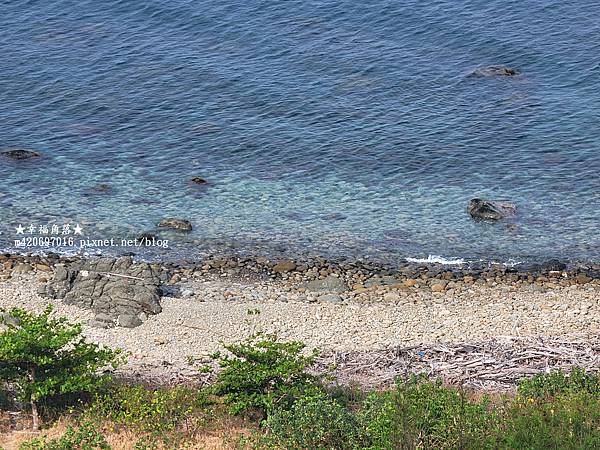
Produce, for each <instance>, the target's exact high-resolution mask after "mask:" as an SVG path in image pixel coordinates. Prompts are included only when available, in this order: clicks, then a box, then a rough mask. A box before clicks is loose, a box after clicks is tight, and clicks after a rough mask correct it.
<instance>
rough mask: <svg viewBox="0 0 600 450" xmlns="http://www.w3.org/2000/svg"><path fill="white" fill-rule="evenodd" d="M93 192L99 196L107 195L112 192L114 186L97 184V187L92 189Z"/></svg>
mask: <svg viewBox="0 0 600 450" xmlns="http://www.w3.org/2000/svg"><path fill="white" fill-rule="evenodd" d="M90 191H91V192H97V193H99V194H105V193H107V192H110V191H112V186H111V185H110V184H107V183H100V184H97V185H96V186H93V187H92V188H91V189H90Z"/></svg>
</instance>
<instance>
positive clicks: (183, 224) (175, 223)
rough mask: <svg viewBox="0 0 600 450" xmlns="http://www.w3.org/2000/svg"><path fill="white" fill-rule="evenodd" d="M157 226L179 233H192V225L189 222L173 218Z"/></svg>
mask: <svg viewBox="0 0 600 450" xmlns="http://www.w3.org/2000/svg"><path fill="white" fill-rule="evenodd" d="M157 226H158V227H159V228H171V229H173V230H178V231H192V223H191V222H190V221H189V220H186V219H176V218H173V217H169V218H166V219H163V220H161V221H160V222H159V223H158V225H157Z"/></svg>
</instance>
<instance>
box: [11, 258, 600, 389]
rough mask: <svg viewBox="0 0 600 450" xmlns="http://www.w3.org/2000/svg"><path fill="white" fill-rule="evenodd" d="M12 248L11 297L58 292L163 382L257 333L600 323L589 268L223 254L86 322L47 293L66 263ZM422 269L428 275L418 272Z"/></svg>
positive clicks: (430, 336)
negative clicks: (467, 268) (141, 310)
mask: <svg viewBox="0 0 600 450" xmlns="http://www.w3.org/2000/svg"><path fill="white" fill-rule="evenodd" d="M3 258H4V259H3V262H2V265H3V271H2V272H1V275H0V279H2V281H1V282H0V308H5V309H8V308H11V307H20V308H26V309H30V310H36V311H39V310H42V309H43V308H44V307H45V306H46V305H48V304H49V303H52V304H53V305H54V307H55V311H56V314H58V315H63V316H67V317H69V318H70V319H71V320H73V321H77V322H81V323H83V324H84V332H85V335H86V336H87V337H89V338H90V339H91V340H93V341H96V342H99V343H102V344H104V345H107V346H109V347H112V348H121V349H123V350H124V351H125V352H126V353H127V354H128V355H129V357H128V360H129V362H128V363H127V365H125V366H124V367H122V368H121V369H119V373H120V374H122V375H124V376H127V377H133V378H136V379H147V380H154V381H159V382H161V383H163V382H164V383H170V382H180V381H182V380H194V379H199V378H201V376H200V374H199V371H198V368H199V367H200V366H201V365H203V364H206V363H209V362H210V358H209V355H210V354H211V353H212V352H214V351H217V350H222V349H223V345H224V344H227V343H232V342H237V341H240V340H242V339H245V338H246V337H248V336H250V335H252V334H254V333H257V332H264V333H270V334H276V335H277V336H278V337H280V338H281V339H285V340H299V341H302V342H304V343H306V345H307V347H308V348H318V349H320V350H321V351H322V352H324V353H325V354H331V353H332V352H342V353H348V352H359V353H361V354H363V355H364V354H368V353H370V352H381V351H385V350H389V349H395V348H414V347H418V346H425V347H426V346H432V345H437V344H443V345H453V344H457V343H467V344H468V343H477V342H482V341H486V340H490V339H495V338H498V337H503V336H504V337H506V336H511V337H538V336H546V337H553V338H556V337H564V338H565V339H570V338H572V337H576V338H577V339H579V340H581V339H584V340H585V339H586V336H587V337H590V339H591V338H592V337H594V336H597V335H598V332H599V331H600V280H598V279H596V278H593V277H590V276H588V275H585V274H583V272H581V271H575V272H569V271H552V270H548V271H546V272H547V273H546V275H542V274H540V273H537V274H535V273H532V272H531V273H518V272H517V273H514V272H513V273H508V274H507V273H504V275H496V277H492V273H494V272H493V271H491V272H489V271H488V272H482V273H480V274H479V275H477V276H473V275H465V274H464V272H463V273H462V275H461V277H460V278H456V277H455V275H456V273H457V270H459V269H454V272H452V271H448V270H446V271H442V270H441V269H439V268H438V269H431V271H427V269H423V268H421V269H419V268H417V269H415V268H412V269H410V270H413V272H412V273H411V274H409V275H406V274H407V272H408V270H407V269H406V268H404V269H399V270H398V271H393V270H389V269H388V270H387V271H386V272H385V273H387V274H381V273H379V274H372V273H364V270H360V269H358V270H357V269H354V270H351V271H350V272H344V270H343V268H340V267H339V266H332V265H326V264H324V265H323V266H324V267H328V268H326V269H323V268H321V269H318V266H317V267H316V268H314V267H313V268H310V264H308V265H307V267H306V268H305V267H303V266H302V265H300V264H296V263H295V262H290V261H280V262H269V261H265V260H259V262H258V263H257V262H252V263H247V262H246V263H240V262H237V263H236V264H232V263H230V262H224V261H227V260H224V259H220V260H215V261H217V262H216V263H215V261H213V262H205V263H204V264H198V265H196V266H195V267H180V268H174V269H172V270H171V272H170V273H171V278H170V280H169V283H168V284H169V287H170V289H171V290H172V292H173V294H172V295H165V296H163V297H162V298H161V300H160V303H161V306H162V312H160V313H159V314H156V315H151V316H149V317H148V318H147V320H145V321H144V323H142V324H141V325H140V326H138V327H135V328H123V327H114V328H108V329H105V328H97V327H93V326H89V325H87V324H88V323H90V322H91V318H92V314H91V313H90V311H89V310H86V309H82V308H79V307H77V306H73V305H67V304H65V303H64V302H62V301H61V300H56V299H49V298H47V297H45V296H42V295H41V294H40V293H39V292H41V290H40V288H41V287H43V286H44V285H45V283H46V282H47V281H48V280H49V279H51V278H52V276H53V271H54V268H53V265H54V264H59V263H57V262H56V261H51V260H47V259H45V258H39V257H33V258H27V257H9V256H4V257H3ZM233 260H234V259H230V260H229V261H233ZM261 264H262V266H260V265H261ZM231 266H235V267H231ZM257 267H258V268H257ZM252 269H254V270H252ZM299 270H300V271H299ZM414 270H417V272H418V271H420V272H422V273H423V275H421V276H420V277H416V278H412V277H411V276H414V275H415V273H414ZM502 270H505V269H502ZM588 273H590V272H589V271H588ZM509 280H512V281H509ZM590 342H591V341H590ZM595 351H596V352H597V350H595ZM599 358H600V356H598V357H597V359H596V368H597V367H598V366H600V359H599Z"/></svg>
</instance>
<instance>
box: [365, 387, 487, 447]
mask: <svg viewBox="0 0 600 450" xmlns="http://www.w3.org/2000/svg"><path fill="white" fill-rule="evenodd" d="M359 417H360V422H361V424H362V425H361V426H362V428H363V429H364V433H365V435H366V437H367V441H368V442H369V446H368V447H367V448H372V449H396V448H409V449H412V448H426V449H446V448H448V449H450V448H477V447H478V446H479V445H480V444H479V443H480V441H481V440H482V438H483V436H484V434H485V430H486V429H487V428H488V426H489V424H490V423H492V421H493V418H494V414H492V413H490V412H489V411H488V401H487V400H485V399H484V400H482V401H480V402H472V401H469V400H468V399H467V397H466V395H465V394H464V393H463V392H461V391H459V390H456V389H448V388H444V387H443V386H442V385H441V381H437V382H430V381H426V380H425V379H423V378H418V377H413V378H412V379H411V380H409V381H406V382H404V381H398V382H397V384H396V389H395V390H394V391H392V392H387V393H374V394H371V395H370V396H369V397H368V398H367V399H366V400H365V402H364V403H363V405H362V408H361V411H360V413H359Z"/></svg>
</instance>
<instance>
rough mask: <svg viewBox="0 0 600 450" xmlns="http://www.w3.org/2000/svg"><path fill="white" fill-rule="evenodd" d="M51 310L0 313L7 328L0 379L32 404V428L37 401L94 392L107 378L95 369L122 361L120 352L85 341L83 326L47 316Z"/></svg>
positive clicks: (0, 339)
mask: <svg viewBox="0 0 600 450" xmlns="http://www.w3.org/2000/svg"><path fill="white" fill-rule="evenodd" d="M51 312H52V307H51V306H48V307H47V308H46V310H45V311H44V312H43V313H41V314H32V313H29V312H27V311H25V310H23V309H18V308H14V309H12V310H10V311H9V313H8V315H6V314H5V315H2V316H0V320H2V321H3V322H5V325H6V326H7V329H6V330H5V331H4V332H2V333H0V379H3V380H6V381H8V382H9V383H12V385H13V386H14V387H16V388H17V391H18V394H19V398H20V400H22V401H26V402H29V403H30V405H31V410H32V416H33V429H34V430H37V429H38V412H37V402H38V401H39V400H42V399H46V398H50V397H53V396H56V395H60V394H69V393H74V392H86V391H87V392H89V391H93V390H94V389H96V388H97V387H99V386H100V385H102V384H103V383H104V382H105V381H106V380H107V377H106V376H99V375H98V374H97V371H98V369H100V368H102V367H104V366H106V365H108V364H113V366H116V365H117V364H118V363H119V362H120V360H119V358H118V355H119V351H113V350H109V349H106V348H102V347H100V346H99V345H97V344H95V343H89V342H87V341H86V340H85V339H84V337H83V336H82V335H81V325H75V324H71V323H69V322H68V321H67V319H65V318H58V319H54V318H51V317H50V314H51ZM7 317H9V318H10V321H7V320H6V318H7Z"/></svg>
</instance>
